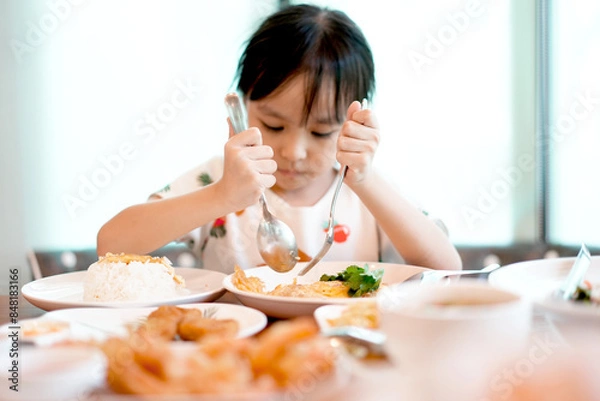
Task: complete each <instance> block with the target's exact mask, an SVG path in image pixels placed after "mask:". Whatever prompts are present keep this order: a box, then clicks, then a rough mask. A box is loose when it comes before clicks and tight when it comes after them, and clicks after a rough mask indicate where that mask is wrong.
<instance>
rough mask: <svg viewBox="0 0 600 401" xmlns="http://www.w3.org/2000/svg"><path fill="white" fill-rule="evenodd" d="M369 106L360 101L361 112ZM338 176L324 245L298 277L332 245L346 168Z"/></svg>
mask: <svg viewBox="0 0 600 401" xmlns="http://www.w3.org/2000/svg"><path fill="white" fill-rule="evenodd" d="M368 106H369V104H368V102H367V99H363V101H362V110H365V109H367V108H368ZM340 171H341V172H340V175H339V178H338V182H337V184H336V187H335V192H334V193H333V199H332V200H331V208H330V209H329V221H328V223H327V234H326V235H325V243H324V244H323V247H322V248H321V250H320V251H319V253H317V255H316V256H315V257H314V258H312V260H311V261H310V262H309V263H308V265H306V266H305V267H304V269H302V270H301V271H300V273H298V276H304V275H305V274H306V273H308V271H309V270H310V269H312V268H313V267H314V266H315V265H316V264H317V263H319V262H320V261H321V259H323V256H325V254H326V253H327V252H328V251H329V248H331V244H332V243H333V226H334V220H333V216H334V215H335V205H336V203H337V198H338V195H339V194H340V189H341V188H342V183H343V182H344V178H346V173H347V172H348V166H342V167H341V169H340Z"/></svg>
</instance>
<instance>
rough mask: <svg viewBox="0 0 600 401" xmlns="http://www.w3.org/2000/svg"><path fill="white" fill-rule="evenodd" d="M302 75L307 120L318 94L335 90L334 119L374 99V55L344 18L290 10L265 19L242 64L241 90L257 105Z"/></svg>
mask: <svg viewBox="0 0 600 401" xmlns="http://www.w3.org/2000/svg"><path fill="white" fill-rule="evenodd" d="M299 74H305V75H306V78H307V79H306V85H307V87H306V92H305V93H306V99H305V107H304V119H305V120H306V119H307V118H308V115H309V114H310V111H311V109H312V107H313V105H314V103H315V100H316V98H317V95H318V94H319V90H320V89H321V88H323V87H325V88H329V86H328V85H330V84H331V83H333V84H334V88H335V118H336V121H338V122H342V121H343V120H344V119H345V115H346V109H347V107H348V106H349V105H350V103H351V102H352V101H353V100H359V101H360V100H361V99H363V98H367V99H371V98H372V95H373V92H374V89H375V67H374V63H373V54H372V53H371V49H370V47H369V44H368V43H367V40H366V39H365V37H364V35H363V33H362V31H361V30H360V28H359V27H358V26H357V25H356V24H355V23H354V22H353V21H352V20H351V19H350V18H349V17H348V16H347V15H346V14H344V13H343V12H341V11H336V10H330V9H327V8H320V7H316V6H313V5H296V6H289V7H287V8H285V9H283V10H281V11H279V12H276V13H275V14H273V15H271V16H270V17H269V18H267V19H266V20H265V21H264V22H263V23H262V25H261V26H260V27H259V28H258V30H257V31H256V32H255V33H254V35H253V36H252V37H251V38H250V40H249V41H248V44H247V46H246V49H245V51H244V53H243V54H242V57H241V58H240V62H239V64H238V70H237V76H238V78H239V81H238V90H239V91H240V92H241V93H242V94H243V95H244V96H247V97H249V99H250V100H259V99H262V98H264V97H266V96H268V95H269V94H271V93H272V92H273V91H274V90H276V89H277V88H278V87H279V86H281V85H282V84H284V83H286V82H287V81H289V80H290V79H291V78H294V77H296V76H298V75H299Z"/></svg>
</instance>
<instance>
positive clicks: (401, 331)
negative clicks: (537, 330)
mask: <svg viewBox="0 0 600 401" xmlns="http://www.w3.org/2000/svg"><path fill="white" fill-rule="evenodd" d="M377 301H378V305H379V309H380V313H381V331H383V332H384V333H385V334H386V336H387V343H386V348H387V351H388V353H389V354H390V355H391V357H392V359H393V360H394V361H395V362H396V363H397V366H399V369H401V370H403V375H405V376H406V377H410V378H411V380H412V383H414V391H415V394H414V397H416V398H419V399H444V398H443V397H444V395H447V394H453V395H456V397H453V399H476V398H471V397H473V396H474V394H478V392H480V391H483V390H484V389H485V385H486V384H487V383H488V381H486V380H488V379H489V377H491V374H492V372H493V370H494V369H495V368H497V367H498V366H499V365H500V364H501V363H504V362H506V360H507V359H512V358H513V357H515V356H518V355H520V353H522V352H523V351H524V350H525V349H526V348H527V346H528V344H529V340H530V328H531V305H530V304H529V303H528V302H526V301H524V300H522V299H521V297H520V296H519V295H517V294H514V293H512V292H509V291H506V290H503V289H499V288H494V287H492V286H490V285H489V284H487V283H484V282H480V281H475V280H464V279H463V280H461V281H459V282H450V283H434V284H420V283H418V282H414V283H405V284H400V285H396V286H391V287H389V288H384V289H383V290H382V291H380V293H379V294H378V299H377ZM432 377H435V378H436V385H435V386H431V378H432ZM457 377H459V378H469V380H468V382H469V386H468V387H465V386H461V384H464V383H463V380H458V381H457V380H456V378H457Z"/></svg>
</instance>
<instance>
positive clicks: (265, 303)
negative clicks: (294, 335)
mask: <svg viewBox="0 0 600 401" xmlns="http://www.w3.org/2000/svg"><path fill="white" fill-rule="evenodd" d="M365 264H368V265H369V268H370V269H371V270H375V269H381V268H382V269H384V272H385V273H384V275H383V280H382V284H383V285H390V284H394V283H400V282H402V281H404V280H406V279H407V278H408V277H410V276H412V275H414V274H416V273H419V272H422V271H425V270H428V269H426V268H423V267H417V266H410V265H401V264H394V263H373V262H320V263H319V264H317V265H316V266H315V267H314V268H313V269H312V270H311V271H309V272H308V273H307V274H306V275H305V276H301V277H298V284H308V283H313V282H315V281H318V280H319V278H320V277H321V275H322V274H335V273H339V272H341V271H343V270H345V269H346V268H347V267H348V266H350V265H358V266H361V267H362V266H364V265H365ZM304 266H306V263H298V265H297V266H296V267H294V269H293V270H292V271H290V272H287V273H277V272H275V271H273V270H272V269H271V268H269V267H256V268H252V269H246V270H245V273H246V275H247V276H254V277H259V278H260V279H261V280H262V281H263V282H264V283H265V290H266V291H270V290H272V289H273V288H275V287H276V286H277V285H278V284H291V283H292V281H293V280H294V278H295V277H297V274H298V272H299V271H300V270H302V269H303V268H304ZM232 276H233V275H231V274H230V275H229V276H227V277H225V279H224V280H223V286H224V287H225V288H226V289H227V290H228V291H231V292H232V293H234V294H235V296H236V297H237V298H238V299H239V300H240V302H241V303H243V304H244V305H247V306H250V307H252V308H255V309H258V310H260V311H263V312H264V313H265V314H267V316H272V317H277V318H291V317H296V316H310V315H312V314H313V312H314V311H315V309H317V308H318V307H319V306H322V305H328V304H349V303H352V302H360V301H364V300H365V298H293V297H282V296H273V295H263V294H258V293H253V292H248V291H242V290H239V289H237V288H236V287H235V286H234V285H233V283H232V282H231V278H232Z"/></svg>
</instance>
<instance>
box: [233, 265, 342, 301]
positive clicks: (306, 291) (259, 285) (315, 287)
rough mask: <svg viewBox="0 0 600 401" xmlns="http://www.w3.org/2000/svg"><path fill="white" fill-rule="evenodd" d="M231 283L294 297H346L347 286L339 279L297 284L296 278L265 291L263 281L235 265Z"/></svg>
mask: <svg viewBox="0 0 600 401" xmlns="http://www.w3.org/2000/svg"><path fill="white" fill-rule="evenodd" d="M231 281H232V283H233V285H234V286H235V287H236V288H238V289H240V290H242V291H248V292H255V293H258V294H265V295H276V296H283V297H296V298H348V297H349V296H348V287H346V286H345V285H344V283H342V282H341V281H316V282H314V283H311V284H298V283H297V282H296V279H294V281H293V282H292V283H291V284H280V285H278V286H277V287H275V288H274V289H273V290H272V291H268V292H267V291H265V289H264V288H265V284H264V282H263V281H262V280H261V279H260V278H258V277H248V276H246V273H245V272H244V271H243V270H242V269H240V268H239V267H238V266H235V270H234V273H233V276H232V279H231Z"/></svg>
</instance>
